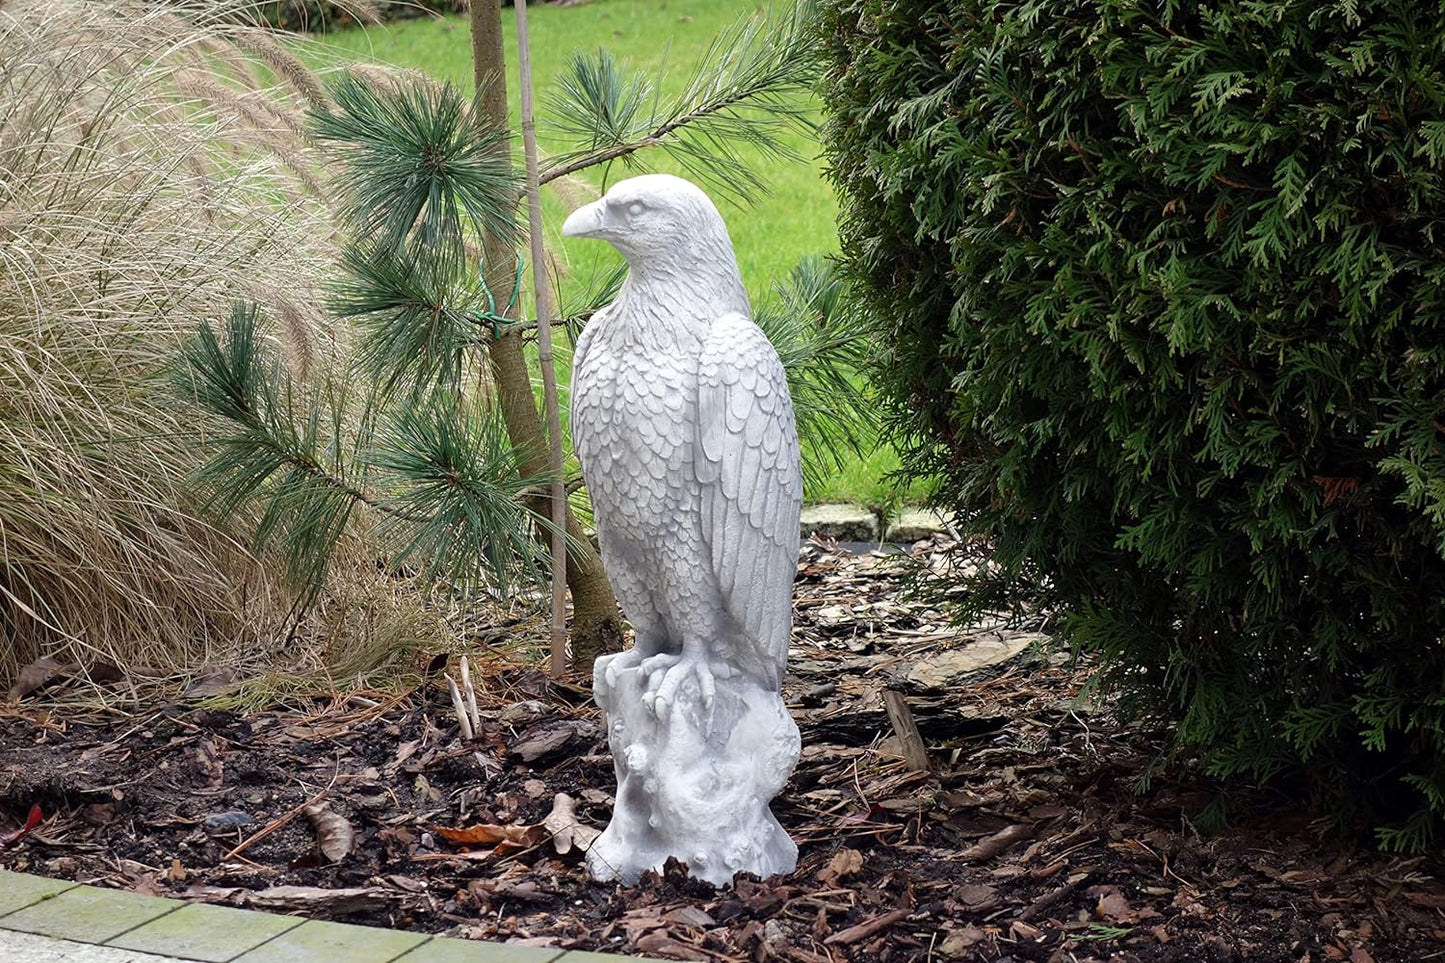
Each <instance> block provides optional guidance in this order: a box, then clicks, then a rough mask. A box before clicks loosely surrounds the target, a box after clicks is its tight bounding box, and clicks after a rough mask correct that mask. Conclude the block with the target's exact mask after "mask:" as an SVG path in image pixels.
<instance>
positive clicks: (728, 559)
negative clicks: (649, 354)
mask: <svg viewBox="0 0 1445 963" xmlns="http://www.w3.org/2000/svg"><path fill="white" fill-rule="evenodd" d="M694 468H695V471H696V473H697V479H698V482H699V483H700V484H701V493H702V535H703V539H704V541H705V542H706V543H707V546H708V548H709V550H710V554H711V559H712V569H713V574H714V575H716V576H717V580H718V584H719V586H720V587H721V589H722V594H723V599H724V600H725V603H726V605H727V609H728V612H729V614H731V615H732V617H733V619H734V621H736V622H737V623H738V625H739V626H740V627H741V628H742V629H743V631H744V632H745V633H746V634H747V636H748V639H749V641H750V642H751V643H752V645H751V646H749V649H750V652H749V653H747V654H748V655H749V656H751V657H753V658H755V659H756V662H757V664H755V665H754V664H749V665H746V666H740V668H742V669H743V670H744V671H745V672H747V673H748V674H749V675H752V676H754V677H756V678H759V679H762V680H767V681H768V682H769V683H771V684H773V685H777V686H781V685H782V675H783V666H784V664H785V663H786V661H787V658H788V638H789V635H790V633H791V631H792V621H793V620H792V616H793V608H792V596H793V575H794V572H795V571H796V569H797V559H798V513H799V512H800V510H801V508H802V503H803V471H802V465H801V463H800V459H799V455H798V435H797V429H796V427H795V426H794V424H793V402H792V399H791V398H790V397H789V395H788V382H787V375H786V373H785V372H784V370H783V364H782V362H781V361H780V360H778V353H777V351H775V350H774V349H773V346H772V344H770V343H769V342H768V339H767V337H766V336H765V335H764V334H763V332H762V330H761V329H759V328H758V326H757V325H755V324H753V322H752V321H751V320H749V319H748V318H746V317H744V316H742V315H741V314H727V315H724V316H723V317H721V318H719V319H718V320H717V321H716V322H714V324H713V326H712V329H711V330H710V332H709V333H708V337H707V340H706V342H705V343H704V345H703V349H702V356H701V358H700V359H699V362H698V403H697V445H696V448H695V454H694Z"/></svg>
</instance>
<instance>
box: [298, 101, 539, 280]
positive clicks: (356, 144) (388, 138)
mask: <svg viewBox="0 0 1445 963" xmlns="http://www.w3.org/2000/svg"><path fill="white" fill-rule="evenodd" d="M333 94H334V97H335V101H336V105H337V112H335V113H333V112H331V111H329V110H324V109H323V110H315V111H313V112H312V115H311V123H312V129H313V130H314V132H315V134H316V137H317V139H319V140H321V141H322V142H323V143H327V144H329V145H331V146H332V148H333V150H334V151H335V153H336V155H337V157H338V158H339V160H340V161H341V166H342V170H341V176H340V177H339V178H338V179H337V188H338V190H339V193H340V195H341V198H342V202H343V203H342V208H341V215H342V220H343V223H345V225H346V226H347V228H348V233H349V234H351V236H353V237H354V238H358V239H360V240H363V241H365V242H367V243H370V244H374V245H375V246H376V247H377V248H379V249H382V250H388V251H392V252H396V253H398V254H401V253H402V252H405V251H409V250H421V251H426V252H428V253H429V254H430V256H431V257H432V258H433V259H434V260H436V261H439V262H442V263H444V264H448V265H453V266H454V265H457V264H460V263H462V262H464V261H465V260H466V248H465V239H466V237H467V229H470V230H472V231H473V232H475V233H478V234H483V235H490V236H493V237H497V238H500V239H503V240H506V241H509V242H511V241H515V240H516V239H517V237H518V235H519V231H518V227H517V224H516V221H515V212H516V203H515V201H516V197H517V194H518V192H519V188H520V181H519V180H518V177H517V173H516V171H515V170H514V168H513V166H512V160H511V155H510V152H509V132H508V131H507V130H506V129H505V128H499V127H497V126H496V125H493V124H490V123H488V121H487V119H486V117H485V116H484V114H483V112H482V110H481V109H480V107H479V106H478V102H477V99H475V98H474V99H472V100H471V101H468V100H467V99H466V98H464V97H463V96H462V94H461V93H460V92H459V91H457V89H456V88H454V87H453V86H451V85H450V84H435V83H432V82H429V81H426V80H420V79H416V80H410V81H405V82H403V81H398V82H397V83H396V84H394V85H392V86H386V87H380V86H373V85H372V84H370V83H368V82H367V81H365V80H363V79H361V78H360V77H358V76H356V75H352V74H347V75H344V76H343V77H342V78H341V79H340V80H339V81H338V82H337V83H336V85H335V88H334V90H333Z"/></svg>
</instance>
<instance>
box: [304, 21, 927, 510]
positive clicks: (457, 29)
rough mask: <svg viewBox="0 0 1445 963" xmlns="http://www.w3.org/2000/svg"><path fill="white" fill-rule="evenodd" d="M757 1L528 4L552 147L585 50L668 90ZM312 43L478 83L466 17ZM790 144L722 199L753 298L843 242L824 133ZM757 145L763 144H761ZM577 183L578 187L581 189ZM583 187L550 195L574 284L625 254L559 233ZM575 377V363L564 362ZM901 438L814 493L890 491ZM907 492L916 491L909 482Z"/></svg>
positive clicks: (875, 497) (560, 255)
mask: <svg viewBox="0 0 1445 963" xmlns="http://www.w3.org/2000/svg"><path fill="white" fill-rule="evenodd" d="M756 9H757V6H756V4H754V3H750V2H744V0H665V2H660V3H659V2H648V0H594V2H592V3H586V4H580V5H577V6H572V7H559V6H552V5H536V6H531V7H529V12H530V18H529V19H530V26H531V37H532V50H533V75H534V82H535V84H536V87H537V98H538V105H539V107H538V109H539V117H538V121H537V123H538V138H539V141H540V142H541V146H542V150H543V152H544V153H545V152H546V151H547V149H548V146H549V144H551V145H553V146H559V145H558V142H557V141H556V139H555V138H553V137H549V135H548V130H547V125H546V107H547V97H548V89H549V87H550V85H551V82H552V79H553V78H554V77H556V76H557V75H558V74H559V73H561V71H562V70H563V68H564V67H565V65H566V63H567V61H568V59H569V58H570V57H571V56H572V55H573V53H574V52H577V51H591V50H596V49H597V48H599V47H605V48H606V49H607V50H609V51H610V52H611V54H612V55H613V56H614V57H615V58H617V60H619V61H620V62H621V63H622V64H623V65H624V66H627V67H630V68H632V69H638V70H642V71H645V72H646V73H647V74H648V75H649V76H651V77H653V78H655V79H657V80H658V83H659V87H660V89H661V92H662V93H663V94H664V95H668V94H674V93H677V92H680V91H681V89H682V88H683V86H684V85H685V83H686V80H687V78H688V75H689V73H690V69H691V66H692V63H693V60H694V58H695V57H696V56H697V55H698V54H700V53H701V52H702V51H703V50H704V49H705V48H706V47H707V45H708V44H709V43H710V42H711V41H712V40H713V38H714V37H715V36H716V35H717V34H718V33H719V32H721V31H723V30H725V29H726V28H727V27H728V26H730V25H731V24H733V23H734V22H736V20H737V19H738V18H739V17H743V16H747V15H749V14H750V13H752V12H753V11H754V10H756ZM503 16H504V18H505V20H506V34H507V57H508V70H509V77H508V82H509V84H508V85H509V93H510V94H511V100H512V110H513V117H514V118H516V117H517V116H518V96H517V86H516V42H515V27H514V25H513V19H512V17H513V12H512V10H511V9H510V8H509V9H506V10H505V11H504V13H503ZM318 43H319V44H321V45H324V47H325V53H321V52H319V51H317V50H316V47H315V46H314V45H313V47H312V49H311V51H310V54H311V55H312V56H313V58H316V59H328V60H334V61H337V62H345V61H346V60H349V59H352V58H357V57H361V58H366V59H374V60H378V61H382V62H385V63H390V64H395V65H397V66H402V67H410V68H414V69H418V70H423V71H426V72H427V73H429V74H431V75H432V76H435V77H439V78H443V79H447V80H451V81H453V82H455V83H457V84H459V85H463V86H469V85H470V84H471V77H472V66H471V47H470V42H469V38H468V33H467V22H466V19H465V18H464V17H447V18H444V19H420V20H410V21H400V22H394V23H390V24H386V25H383V26H373V27H368V28H365V29H350V30H342V31H336V32H333V33H329V34H326V35H325V37H324V38H322V39H321V40H320V41H319V42H318ZM792 145H793V147H794V149H795V150H796V151H797V153H798V154H799V155H801V158H802V159H801V160H796V161H790V160H778V159H774V158H766V157H756V162H755V168H756V169H757V170H758V172H759V174H760V176H761V179H762V180H763V182H764V183H765V184H766V185H767V186H768V189H769V191H770V195H769V196H767V197H764V198H762V199H761V200H760V201H758V202H757V203H755V204H752V205H749V206H746V207H740V206H738V205H735V204H732V203H729V202H727V201H726V200H722V199H719V207H720V208H721V210H722V213H723V216H724V217H725V218H726V219H727V222H728V230H729V232H730V233H731V235H732V238H733V244H734V247H735V248H736V249H737V254H738V263H739V265H740V267H741V268H742V272H743V279H744V281H745V282H746V284H747V286H748V290H749V291H750V292H751V294H752V296H753V298H754V300H757V299H758V298H760V297H765V296H766V295H767V293H768V292H769V291H770V290H771V288H772V286H773V284H774V283H775V282H776V281H777V280H779V279H780V278H781V277H782V276H783V275H784V274H786V273H787V271H788V270H789V269H790V268H791V267H792V266H793V264H795V263H796V262H797V261H798V259H799V258H801V257H804V256H806V255H809V254H818V253H823V254H829V253H833V252H835V251H836V250H837V246H838V238H837V233H836V230H835V219H836V215H837V203H836V201H835V199H834V196H833V192H832V189H831V187H830V186H829V185H828V183H827V182H826V180H824V178H823V175H822V167H821V163H820V162H819V161H818V159H817V155H818V153H819V151H818V144H817V141H816V139H814V138H813V137H812V136H811V135H810V134H807V133H799V134H798V135H796V136H795V137H793V138H792ZM754 156H756V155H754ZM640 160H641V163H642V164H643V165H644V169H646V170H651V171H670V172H673V173H681V171H680V170H679V169H678V168H677V167H676V165H674V164H672V163H670V162H669V160H668V159H667V158H666V157H664V156H662V155H661V154H660V153H657V152H654V153H652V154H651V156H647V157H643V158H641V159H640ZM604 176H605V177H607V178H609V179H610V181H609V182H615V181H616V180H619V179H621V178H622V177H625V176H628V172H627V171H626V170H624V169H623V168H622V167H621V165H616V164H614V165H613V167H612V169H611V170H606V171H604V170H601V169H594V170H590V171H585V172H583V173H582V174H581V175H580V177H581V179H582V180H583V181H584V182H586V186H585V187H584V188H583V189H584V190H591V191H597V190H599V189H600V188H602V187H603V186H604V181H603V178H604ZM573 193H574V195H575V193H576V192H575V191H574V192H573ZM577 200H578V198H576V197H575V196H574V197H573V198H572V203H571V204H569V203H567V202H566V201H565V200H564V199H563V198H562V197H561V196H560V195H559V193H558V192H556V191H552V192H549V196H548V197H547V198H546V205H545V210H546V220H547V225H548V226H547V231H548V247H549V250H550V251H551V252H552V255H553V257H554V258H555V260H556V264H557V267H558V272H559V275H560V277H559V284H560V285H562V287H563V288H564V290H565V289H566V288H567V286H568V285H569V284H570V283H575V281H574V279H578V278H585V277H587V276H589V275H590V274H591V273H592V272H593V271H595V270H598V269H599V268H601V267H602V266H603V265H605V264H607V263H611V261H612V259H614V258H615V257H616V255H615V253H614V252H613V251H612V250H611V248H609V247H607V245H605V244H599V243H597V242H595V241H586V240H574V239H567V240H564V239H563V238H561V237H560V235H559V234H558V233H557V232H558V230H559V228H560V225H561V222H562V219H563V217H565V215H566V212H567V210H568V209H569V208H570V207H571V206H575V203H576V201H577ZM563 377H564V378H565V372H564V373H563ZM897 466H898V459H897V456H896V455H895V454H894V453H893V451H892V449H891V448H888V447H887V446H882V447H881V448H880V450H878V451H876V452H875V453H874V454H873V455H872V456H871V457H868V458H861V459H850V461H849V463H848V464H847V465H846V466H845V467H844V470H843V471H841V472H835V473H831V474H830V475H828V476H827V477H820V478H810V479H809V480H808V497H809V499H810V500H812V501H836V500H844V501H868V502H884V501H887V500H888V498H889V495H890V493H891V491H892V486H891V485H890V484H889V483H888V482H887V481H886V480H885V478H884V476H885V475H886V474H887V473H888V472H890V471H892V470H894V469H895V468H897ZM908 494H910V495H915V494H917V493H916V492H912V491H910V492H909V493H908Z"/></svg>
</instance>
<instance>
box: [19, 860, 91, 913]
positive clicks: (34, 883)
mask: <svg viewBox="0 0 1445 963" xmlns="http://www.w3.org/2000/svg"><path fill="white" fill-rule="evenodd" d="M78 885H80V884H79V883H67V882H64V881H63V880H58V879H46V878H44V877H43V876H28V875H26V874H25V873H12V872H9V871H8V870H3V869H0V916H4V915H5V914H7V913H13V912H15V911H16V910H18V909H24V908H25V907H27V906H29V905H31V904H32V903H39V902H40V901H41V900H47V899H52V898H54V897H56V896H59V895H60V894H61V893H63V892H65V891H66V890H68V889H75V887H76V886H78Z"/></svg>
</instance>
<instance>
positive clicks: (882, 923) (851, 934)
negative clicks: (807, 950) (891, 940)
mask: <svg viewBox="0 0 1445 963" xmlns="http://www.w3.org/2000/svg"><path fill="white" fill-rule="evenodd" d="M907 915H908V910H905V909H896V910H891V911H889V912H887V913H884V914H883V915H882V916H875V917H873V918H872V919H870V920H864V921H863V922H861V923H859V924H858V925H856V926H850V927H848V928H847V929H846V930H843V931H842V932H839V933H834V934H833V935H832V936H830V937H828V938H827V939H826V940H824V941H823V942H824V943H825V944H833V943H857V942H859V941H860V940H866V939H867V938H868V937H870V936H872V935H873V934H874V933H877V932H879V931H881V930H886V929H887V928H888V927H890V926H892V925H893V924H894V923H897V922H898V921H899V920H901V919H903V918H904V917H905V916H907Z"/></svg>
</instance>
